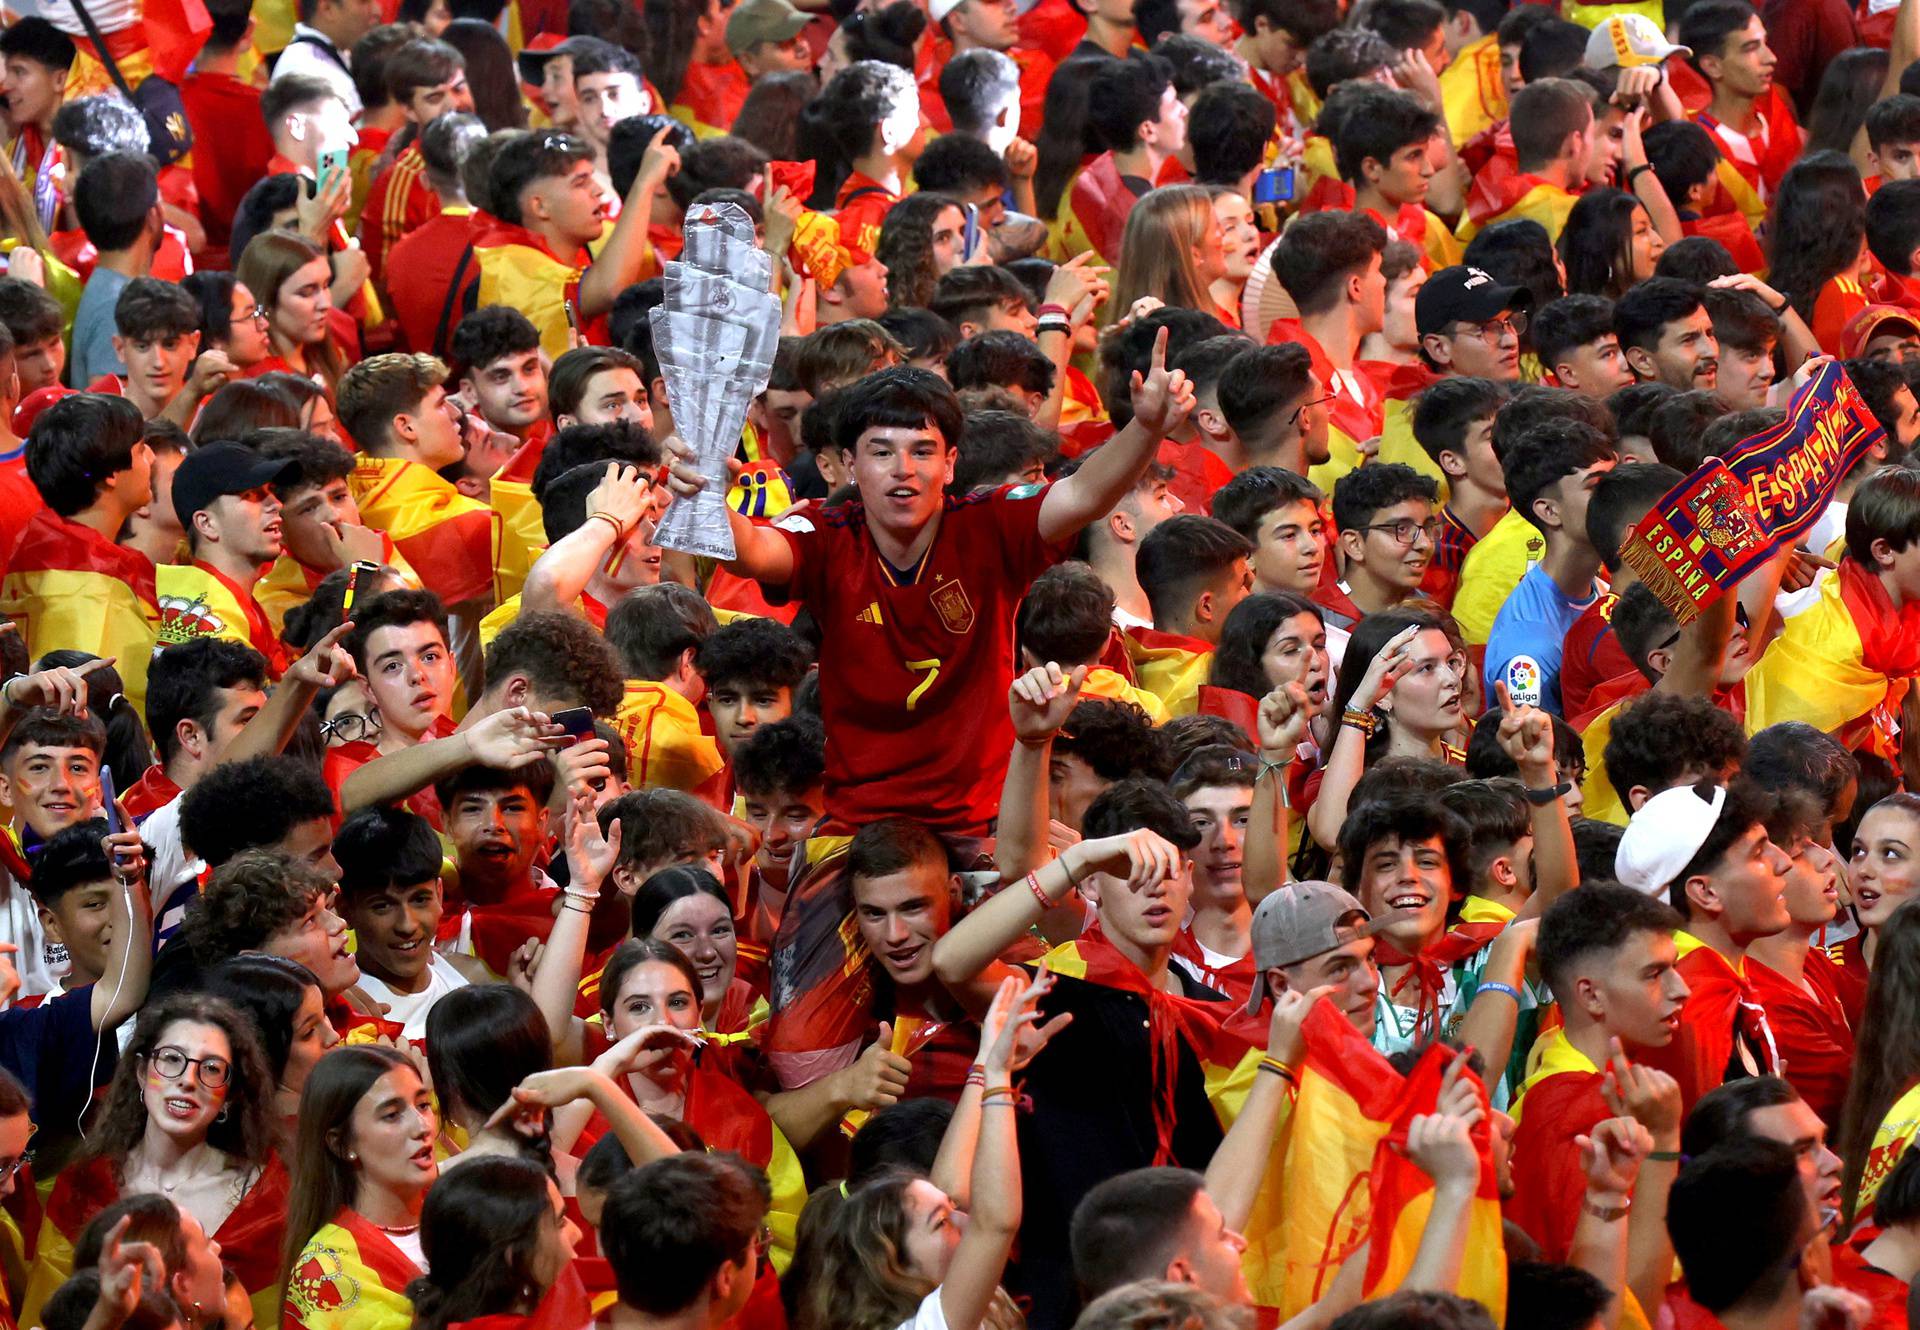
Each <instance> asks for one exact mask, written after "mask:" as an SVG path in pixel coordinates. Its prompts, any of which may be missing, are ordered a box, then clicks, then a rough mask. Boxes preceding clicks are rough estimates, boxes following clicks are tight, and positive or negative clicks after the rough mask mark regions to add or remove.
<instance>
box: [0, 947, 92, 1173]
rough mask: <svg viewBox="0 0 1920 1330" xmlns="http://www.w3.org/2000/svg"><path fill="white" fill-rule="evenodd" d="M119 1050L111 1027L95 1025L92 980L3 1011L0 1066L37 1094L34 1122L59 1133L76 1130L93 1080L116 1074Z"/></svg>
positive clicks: (28, 1089) (70, 1132) (0, 1026)
mask: <svg viewBox="0 0 1920 1330" xmlns="http://www.w3.org/2000/svg"><path fill="white" fill-rule="evenodd" d="M96 1049H98V1052H99V1062H98V1063H96V1062H95V1050H96ZM119 1056H120V1045H119V1043H118V1042H117V1041H115V1039H114V1037H113V1032H112V1031H108V1032H107V1033H106V1035H105V1036H104V1037H102V1036H100V1035H98V1034H97V1033H96V1032H95V1030H94V1028H93V985H92V984H88V985H87V986H86V987H84V988H76V989H74V990H73V991H72V992H71V993H56V994H53V995H52V996H50V997H48V998H47V999H46V1001H44V1002H42V1003H41V1004H40V1005H39V1006H37V1007H9V1008H7V1009H6V1010H5V1011H0V1067H5V1068H6V1069H7V1070H8V1071H10V1072H12V1073H13V1075H14V1077H15V1078H16V1079H17V1080H19V1082H20V1083H21V1084H22V1085H24V1086H26V1088H27V1093H28V1094H29V1095H31V1096H32V1097H33V1120H34V1122H35V1123H36V1124H37V1125H38V1126H39V1127H40V1128H41V1129H42V1130H49V1129H50V1130H52V1132H53V1133H54V1134H55V1135H56V1136H64V1135H71V1134H72V1133H73V1131H74V1122H75V1120H76V1119H78V1117H79V1116H80V1113H81V1112H82V1110H84V1109H85V1108H86V1106H87V1102H88V1101H89V1100H90V1099H92V1098H93V1088H94V1086H95V1085H98V1084H102V1083H104V1081H105V1080H106V1079H107V1078H108V1077H111V1076H112V1074H113V1065H114V1063H115V1062H116V1061H117V1060H118V1058H119ZM102 1071H104V1073H105V1075H102V1074H101V1072H102Z"/></svg>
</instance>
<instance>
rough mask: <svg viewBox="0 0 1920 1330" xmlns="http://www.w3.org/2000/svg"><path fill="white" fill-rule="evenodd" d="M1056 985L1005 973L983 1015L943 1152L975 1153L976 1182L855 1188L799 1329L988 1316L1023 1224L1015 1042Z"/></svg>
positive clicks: (958, 1327)
mask: <svg viewBox="0 0 1920 1330" xmlns="http://www.w3.org/2000/svg"><path fill="white" fill-rule="evenodd" d="M1052 985H1053V976H1052V975H1050V974H1048V973H1047V971H1046V970H1045V969H1044V968H1043V969H1041V970H1040V971H1039V973H1038V974H1037V975H1035V976H1033V977H1032V978H1031V980H1029V977H1028V976H1026V975H1024V974H1023V975H1019V976H1014V977H1009V978H1007V979H1004V980H1002V981H1001V984H1000V989H999V992H997V993H996V994H995V995H994V999H993V1005H992V1007H991V1008H990V1009H989V1010H988V1012H987V1014H986V1016H985V1018H984V1019H983V1020H982V1021H981V1022H980V1055H979V1058H978V1059H977V1062H976V1069H977V1070H978V1071H979V1073H980V1075H979V1076H978V1077H977V1078H973V1079H970V1081H969V1083H968V1085H967V1086H966V1088H965V1089H964V1090H963V1091H962V1092H961V1095H960V1102H959V1104H958V1105H957V1106H956V1107H955V1108H954V1113H953V1120H952V1121H951V1123H949V1124H948V1127H947V1131H946V1136H945V1139H944V1140H943V1141H942V1142H941V1148H940V1153H941V1155H942V1156H943V1157H946V1158H951V1159H955V1160H960V1159H971V1161H972V1167H971V1168H970V1170H969V1176H968V1178H967V1181H966V1190H965V1191H964V1192H961V1193H959V1194H957V1195H953V1194H949V1193H948V1192H947V1191H945V1190H942V1189H941V1188H940V1187H938V1186H936V1185H935V1184H934V1183H933V1182H932V1181H930V1180H929V1179H927V1178H925V1177H922V1176H920V1175H919V1174H917V1173H914V1172H911V1171H909V1170H906V1169H900V1168H889V1169H887V1170H885V1171H884V1172H882V1173H881V1174H880V1175H879V1176H877V1177H874V1178H872V1179H870V1180H869V1181H867V1182H863V1183H861V1184H860V1185H859V1186H857V1187H855V1188H853V1189H852V1190H850V1191H849V1192H848V1193H847V1197H846V1199H845V1200H844V1201H843V1202H841V1203H840V1204H839V1205H838V1206H837V1207H836V1208H835V1209H834V1210H833V1212H832V1214H831V1217H830V1218H829V1220H828V1224H829V1228H828V1230H827V1232H826V1234H825V1235H824V1236H823V1238H822V1240H821V1242H820V1244H819V1246H818V1247H817V1248H816V1249H814V1250H812V1251H810V1260H809V1263H808V1268H807V1271H806V1282H805V1286H804V1287H803V1288H802V1289H801V1290H800V1291H799V1297H798V1298H797V1299H796V1300H795V1301H796V1302H797V1310H798V1316H797V1317H796V1330H895V1327H911V1326H929V1325H944V1326H946V1327H948V1330H978V1327H979V1326H981V1325H982V1324H984V1323H985V1321H986V1318H987V1311H988V1308H989V1307H990V1306H991V1304H992V1302H993V1297H994V1291H995V1290H996V1289H997V1288H998V1287H999V1286H1000V1277H1001V1275H1002V1274H1003V1273H1004V1272H1005V1270H1006V1265H1007V1256H1008V1254H1009V1253H1010V1252H1011V1251H1012V1249H1013V1237H1014V1233H1015V1232H1016V1231H1017V1230H1018V1229H1019V1227H1020V1209H1021V1207H1020V1146H1019V1139H1018V1134H1017V1132H1016V1130H1015V1125H1014V1112H1015V1107H1014V1106H1015V1100H1016V1097H1017V1095H1016V1091H1015V1090H1014V1088H1013V1085H1012V1076H1013V1066H1014V1060H1015V1050H1016V1046H1017V1045H1018V1043H1019V1036H1020V1032H1021V1030H1022V1029H1024V1028H1026V1027H1028V1026H1030V1025H1032V1024H1033V1022H1034V1019H1035V1014H1036V1013H1035V1006H1036V1004H1037V1003H1038V1002H1039V1000H1040V999H1041V998H1042V997H1043V996H1045V994H1046V992H1047V990H1048V989H1049V988H1051V987H1052ZM935 1167H936V1169H937V1168H938V1167H939V1165H938V1164H937V1163H936V1166H935ZM957 1190H958V1189H957V1188H956V1191H957Z"/></svg>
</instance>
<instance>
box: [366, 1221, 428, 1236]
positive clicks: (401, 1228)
mask: <svg viewBox="0 0 1920 1330" xmlns="http://www.w3.org/2000/svg"><path fill="white" fill-rule="evenodd" d="M374 1227H375V1228H377V1229H379V1230H380V1231H381V1232H382V1233H395V1234H399V1235H401V1236H405V1235H406V1234H408V1233H418V1232H419V1231H420V1224H419V1222H418V1221H417V1220H416V1221H415V1222H414V1223H411V1224H396V1225H393V1226H391V1227H390V1226H388V1225H386V1224H375V1225H374Z"/></svg>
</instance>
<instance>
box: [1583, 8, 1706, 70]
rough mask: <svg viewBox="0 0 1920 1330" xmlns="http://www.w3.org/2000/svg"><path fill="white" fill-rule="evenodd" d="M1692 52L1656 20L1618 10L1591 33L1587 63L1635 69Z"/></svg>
mask: <svg viewBox="0 0 1920 1330" xmlns="http://www.w3.org/2000/svg"><path fill="white" fill-rule="evenodd" d="M1692 54H1693V50H1692V48H1691V47H1686V46H1676V45H1674V44H1673V43H1672V42H1670V41H1668V40H1667V39H1666V35H1665V34H1664V33H1662V32H1661V31H1660V29H1658V28H1656V27H1654V26H1653V20H1651V19H1648V18H1645V17H1643V16H1641V15H1639V14H1615V15H1614V16H1613V17H1612V18H1610V19H1608V20H1607V21H1606V22H1605V23H1602V24H1601V25H1600V26H1599V27H1597V28H1595V29H1594V30H1593V32H1592V33H1591V34H1589V35H1588V37H1587V64H1588V65H1589V66H1591V67H1592V68H1594V69H1605V68H1607V67H1608V66H1609V65H1618V66H1619V67H1620V68H1621V69H1633V68H1635V67H1637V66H1639V65H1657V64H1659V63H1660V62H1661V61H1662V60H1665V59H1666V58H1667V57H1668V56H1670V55H1692Z"/></svg>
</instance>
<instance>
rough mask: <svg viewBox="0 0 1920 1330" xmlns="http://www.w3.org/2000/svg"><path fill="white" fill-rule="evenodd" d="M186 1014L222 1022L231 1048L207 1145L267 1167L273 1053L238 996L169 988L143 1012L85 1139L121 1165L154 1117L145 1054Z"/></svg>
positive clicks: (92, 1152) (92, 1151) (95, 1154)
mask: <svg viewBox="0 0 1920 1330" xmlns="http://www.w3.org/2000/svg"><path fill="white" fill-rule="evenodd" d="M183 1021H191V1022H194V1023H196V1024H200V1025H212V1026H216V1027H218V1028H219V1030H220V1031H221V1033H223V1034H225V1035H226V1037H227V1048H228V1051H229V1053H230V1054H231V1056H230V1057H229V1058H228V1063H229V1065H230V1066H231V1068H232V1070H231V1073H230V1075H229V1079H228V1081H227V1099H226V1103H225V1104H224V1105H223V1106H222V1107H221V1109H220V1113H219V1116H218V1117H216V1118H214V1120H213V1121H212V1122H211V1123H209V1124H208V1126H207V1144H209V1145H211V1146H212V1147H213V1148H214V1149H216V1150H219V1151H220V1152H221V1153H222V1154H226V1155H231V1156H232V1157H233V1158H234V1159H236V1160H238V1161H240V1162H241V1163H242V1164H245V1165H247V1166H248V1167H249V1168H260V1167H262V1166H264V1165H265V1164H266V1162H267V1155H268V1154H269V1153H271V1152H272V1149H273V1121H272V1111H273V1090H274V1076H273V1073H272V1071H271V1070H269V1069H268V1067H267V1055H266V1053H265V1052H263V1051H262V1050H261V1047H260V1036H259V1035H258V1034H256V1033H254V1028H253V1021H252V1020H251V1019H250V1018H249V1017H247V1016H246V1015H245V1014H243V1013H242V1012H241V1011H240V1010H239V1009H238V1008H236V1007H235V1006H234V1005H233V1004H232V1003H230V1002H227V1001H225V1000H224V999H221V998H217V997H211V996H209V995H207V994H204V993H170V994H168V995H167V996H166V997H163V998H160V999H159V1000H158V1001H156V1002H153V1003H152V1004H151V1005H149V1006H147V1007H146V1008H145V1009H143V1010H142V1011H141V1013H140V1019H139V1020H138V1021H136V1022H135V1023H134V1027H133V1037H132V1039H130V1040H129V1041H128V1043H127V1047H126V1049H125V1051H123V1052H122V1053H121V1054H120V1064H119V1066H118V1067H116V1068H115V1069H114V1073H113V1082H112V1084H111V1085H109V1086H108V1088H107V1102H106V1108H105V1110H104V1111H103V1112H102V1114H101V1117H100V1126H99V1128H98V1129H97V1130H96V1131H95V1132H94V1134H93V1136H92V1137H91V1139H89V1140H88V1142H87V1153H88V1155H89V1156H90V1157H92V1158H98V1159H106V1160H108V1161H109V1162H111V1163H112V1164H113V1165H114V1167H115V1169H116V1170H118V1168H119V1167H120V1166H121V1165H122V1164H124V1163H125V1162H126V1158H127V1156H128V1155H130V1154H131V1153H133V1149H134V1147H135V1146H137V1145H139V1144H140V1140H141V1138H142V1137H143V1136H145V1135H146V1131H147V1122H148V1114H147V1105H146V1099H145V1097H144V1094H143V1091H142V1086H141V1082H142V1080H144V1079H145V1076H146V1066H147V1059H148V1058H150V1057H151V1056H152V1055H153V1051H154V1049H156V1048H157V1047H159V1045H160V1039H161V1037H162V1036H163V1035H165V1034H166V1032H167V1028H168V1027H169V1026H171V1025H176V1024H179V1023H180V1022H183ZM196 1074H197V1073H196Z"/></svg>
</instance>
